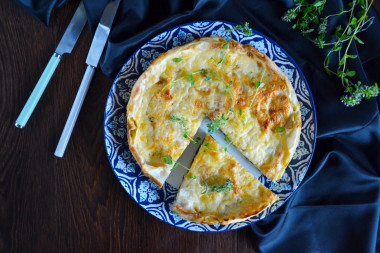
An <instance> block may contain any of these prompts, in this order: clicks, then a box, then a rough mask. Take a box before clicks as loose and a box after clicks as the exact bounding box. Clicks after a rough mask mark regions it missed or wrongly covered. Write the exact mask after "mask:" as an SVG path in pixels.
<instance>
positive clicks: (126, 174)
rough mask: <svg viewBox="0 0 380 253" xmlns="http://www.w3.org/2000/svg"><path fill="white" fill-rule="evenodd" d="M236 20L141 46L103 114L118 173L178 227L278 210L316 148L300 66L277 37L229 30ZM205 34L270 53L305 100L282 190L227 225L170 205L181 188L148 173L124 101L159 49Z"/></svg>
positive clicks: (180, 30)
mask: <svg viewBox="0 0 380 253" xmlns="http://www.w3.org/2000/svg"><path fill="white" fill-rule="evenodd" d="M235 26H236V24H233V23H228V22H221V21H207V22H196V23H191V24H185V25H181V26H178V27H175V28H173V29H171V30H168V31H165V32H163V33H161V34H159V35H157V36H156V37H154V38H153V39H151V40H150V41H148V42H147V43H146V44H145V45H143V46H142V47H141V48H140V49H138V50H137V51H136V52H135V53H134V54H133V55H132V56H131V57H130V58H129V59H128V60H127V62H126V63H125V65H124V66H123V68H122V69H121V71H120V73H119V75H118V76H117V78H116V80H115V81H114V83H113V85H112V88H111V91H110V93H109V95H108V99H107V104H106V109H105V114H104V141H105V145H106V150H107V155H108V158H109V161H110V163H111V166H112V169H113V171H114V172H115V175H116V177H117V179H118V180H119V181H120V183H121V185H122V186H123V187H124V189H125V190H126V191H127V192H128V194H129V195H130V196H131V197H132V198H133V199H134V200H135V201H136V202H137V203H138V204H139V205H140V206H141V207H142V208H144V209H145V210H146V211H147V212H149V213H150V214H152V215H154V216H155V217H157V218H158V219H160V220H162V221H165V222H167V223H169V224H171V225H174V226H176V227H180V228H184V229H188V230H192V231H205V232H206V231H207V232H218V231H227V230H233V229H237V228H241V227H244V226H246V225H249V224H251V223H253V222H256V221H258V220H260V219H263V218H264V217H265V216H267V215H268V214H270V213H271V212H273V211H274V210H276V209H277V208H278V207H279V206H280V205H281V204H283V203H284V201H285V200H286V199H287V198H288V197H289V196H290V195H291V194H292V193H293V192H294V191H295V190H296V189H297V187H298V185H299V184H300V183H301V181H302V179H303V177H304V176H305V173H306V170H307V168H308V166H309V164H310V161H311V157H312V155H313V151H314V145H315V136H316V118H315V111H314V102H313V98H312V95H311V93H310V89H309V86H308V84H307V82H306V80H305V77H304V76H303V74H302V73H301V70H300V69H299V67H298V66H297V64H296V63H295V62H294V61H293V59H292V58H291V57H290V56H289V55H288V54H287V53H286V52H285V51H284V50H283V49H282V48H281V47H280V46H279V45H277V44H276V43H275V42H273V41H272V40H271V39H269V38H268V37H266V36H264V35H262V34H261V33H259V32H257V31H254V30H252V32H253V34H252V35H251V36H246V35H244V34H243V33H241V32H238V31H234V32H232V33H229V32H226V31H225V29H230V28H233V27H235ZM207 36H222V37H224V38H226V39H231V37H232V39H234V40H237V41H239V42H240V43H243V44H251V45H252V46H254V47H255V48H256V49H257V50H259V51H261V52H263V53H265V54H267V55H268V56H269V58H271V59H272V60H273V61H274V62H275V63H276V64H277V65H278V66H279V67H280V68H281V70H282V71H283V72H284V73H285V74H286V75H287V76H288V78H289V79H290V81H291V82H292V84H293V87H294V89H295V91H296V94H297V97H298V100H299V102H300V105H301V113H302V129H301V139H300V142H299V145H298V148H297V150H296V152H295V154H294V156H293V159H292V160H291V162H290V164H289V166H288V167H287V168H286V170H285V173H284V176H283V177H282V179H281V180H280V181H279V182H278V184H272V185H271V186H270V187H271V188H272V190H275V191H276V192H279V193H280V194H279V197H280V199H279V200H278V201H276V202H275V203H273V204H272V205H271V206H269V207H268V208H267V209H265V210H264V211H263V212H261V213H260V214H258V215H256V216H253V217H251V218H250V219H248V220H246V221H243V222H238V223H233V224H229V225H220V224H217V225H205V224H197V223H193V222H189V221H186V220H183V219H182V218H180V217H179V216H178V215H176V214H175V213H173V212H172V211H171V209H170V207H171V204H172V202H173V200H174V197H175V195H176V193H177V189H175V188H173V187H171V186H170V185H168V184H165V185H164V187H163V188H162V189H160V188H158V187H157V186H156V185H155V184H154V183H153V182H152V181H151V180H150V179H148V178H147V177H145V176H144V174H143V173H142V172H141V169H140V167H139V166H138V164H137V162H136V161H135V159H134V157H133V156H132V154H131V152H130V151H129V149H128V142H127V136H126V133H127V126H126V106H127V103H128V99H129V96H130V92H131V90H132V87H133V84H134V83H135V82H136V80H137V79H138V78H139V76H140V75H141V74H142V73H143V72H144V70H146V69H147V68H148V66H149V64H150V63H151V62H152V61H153V60H154V59H155V58H156V57H157V56H159V55H160V54H161V53H163V52H166V51H167V50H169V49H171V48H173V47H176V46H178V45H182V44H184V43H186V42H189V41H192V40H194V39H196V38H200V37H207ZM264 183H265V184H267V183H268V182H264Z"/></svg>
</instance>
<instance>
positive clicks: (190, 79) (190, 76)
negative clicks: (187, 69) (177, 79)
mask: <svg viewBox="0 0 380 253" xmlns="http://www.w3.org/2000/svg"><path fill="white" fill-rule="evenodd" d="M187 80H188V81H189V82H190V83H191V86H193V85H194V82H195V80H194V77H193V74H192V73H191V74H190V75H189V79H187Z"/></svg>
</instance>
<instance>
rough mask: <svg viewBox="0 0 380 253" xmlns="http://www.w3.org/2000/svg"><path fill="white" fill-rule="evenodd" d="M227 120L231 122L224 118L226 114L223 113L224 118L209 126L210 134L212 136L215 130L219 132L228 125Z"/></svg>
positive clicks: (212, 122) (221, 117) (214, 121)
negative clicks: (219, 129) (223, 126)
mask: <svg viewBox="0 0 380 253" xmlns="http://www.w3.org/2000/svg"><path fill="white" fill-rule="evenodd" d="M227 120H229V118H226V117H225V116H224V113H222V116H220V118H219V119H216V120H213V121H211V123H209V124H208V125H207V127H208V132H209V133H211V134H212V133H214V132H215V130H217V129H218V128H219V127H220V126H222V125H225V124H226V123H227Z"/></svg>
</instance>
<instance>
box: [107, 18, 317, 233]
mask: <svg viewBox="0 0 380 253" xmlns="http://www.w3.org/2000/svg"><path fill="white" fill-rule="evenodd" d="M196 23H210V24H213V23H214V24H215V23H221V24H222V25H225V24H227V25H230V26H232V27H235V26H236V25H237V24H236V23H233V22H228V21H220V20H200V21H195V22H189V23H184V24H180V25H177V26H174V27H172V28H170V29H167V30H164V31H161V32H158V33H157V34H155V35H153V36H152V37H151V38H150V39H149V40H148V41H146V42H145V43H144V44H142V45H141V46H140V47H139V48H137V49H136V50H135V51H134V52H133V53H132V54H131V56H130V57H129V58H128V59H127V60H126V61H125V63H124V64H123V66H122V68H121V69H120V71H119V72H118V74H117V76H116V78H115V79H114V81H113V83H112V85H111V88H110V91H109V93H108V95H107V100H106V106H105V112H104V117H103V138H104V145H105V148H106V153H107V157H108V161H109V163H110V165H111V168H112V171H113V172H114V174H115V176H116V179H117V180H118V181H119V183H120V184H122V182H121V180H120V179H119V177H118V175H117V172H116V168H115V167H114V166H113V163H112V161H111V156H110V154H109V153H108V152H107V139H106V136H107V135H108V134H107V133H106V131H107V121H106V120H107V115H108V114H112V113H111V112H108V113H107V105H108V102H109V99H112V97H113V96H114V95H115V94H114V92H113V90H114V89H115V90H116V89H117V87H115V86H117V82H118V81H119V78H120V76H121V75H122V74H123V72H124V71H123V70H124V69H125V68H126V66H127V65H128V63H129V62H130V61H131V60H133V58H134V57H135V56H136V54H138V53H139V52H140V51H141V50H142V48H143V47H145V46H147V45H148V44H150V43H152V40H153V39H154V38H156V37H158V36H159V35H162V34H164V33H167V34H169V33H170V32H173V31H174V30H176V29H180V28H183V27H186V26H191V25H193V26H194V25H195V24H196ZM251 30H252V32H253V35H259V36H261V37H262V38H264V39H266V40H268V41H269V42H270V43H271V44H272V45H273V46H277V47H278V48H279V49H280V50H281V52H282V53H283V54H285V56H286V58H288V62H289V63H292V64H293V65H294V67H295V69H296V70H297V72H298V73H299V75H300V79H301V81H303V82H304V84H305V86H306V89H307V91H308V93H309V97H310V100H309V102H310V105H311V108H312V110H311V111H312V112H311V114H312V119H313V124H314V131H313V141H312V144H311V152H310V157H309V159H308V161H307V164H306V166H305V171H304V172H303V176H302V179H301V180H300V181H299V183H298V184H297V185H296V187H295V189H293V190H292V191H291V192H290V193H289V194H288V195H287V196H286V198H285V199H284V200H283V201H282V202H281V203H280V204H279V205H277V206H276V207H275V208H274V209H273V210H271V211H269V212H268V213H267V214H266V215H264V216H263V217H260V218H258V219H257V220H254V221H252V222H250V223H247V224H243V225H241V226H238V227H231V228H229V229H225V230H219V229H218V228H217V229H215V230H197V229H190V228H193V227H190V228H189V227H180V226H177V225H176V224H174V223H170V222H168V221H167V220H164V219H161V218H160V217H156V216H155V215H154V214H153V213H151V212H149V211H148V210H147V209H146V208H145V207H144V206H143V205H142V204H141V203H140V202H139V201H138V200H137V198H134V197H133V196H132V195H131V194H130V193H129V192H128V191H127V189H126V188H125V187H124V185H123V184H122V186H123V188H124V190H125V191H126V192H127V194H128V195H129V196H130V197H131V198H132V199H133V200H134V201H135V202H136V203H137V204H138V205H139V206H140V207H142V208H143V209H144V210H145V211H147V212H148V213H149V214H151V215H152V216H154V217H155V218H158V219H160V220H161V221H163V222H165V223H167V224H170V225H172V226H174V227H178V228H181V229H185V230H189V231H194V232H206V233H216V232H226V231H231V230H236V229H240V228H243V227H246V226H248V225H252V224H253V223H255V222H257V221H260V220H262V219H264V218H265V217H267V216H268V215H270V214H272V213H273V212H275V211H276V210H277V209H278V208H279V207H281V206H282V205H283V204H284V203H285V202H286V201H288V200H289V198H290V197H291V196H292V195H293V194H294V193H295V192H296V191H297V190H298V188H299V186H300V185H301V184H302V182H303V180H304V176H305V175H306V173H307V170H308V169H309V166H310V163H311V160H312V158H313V155H314V151H315V145H316V135H317V115H316V109H315V103H314V98H313V95H312V93H311V90H310V87H309V84H308V82H307V80H306V77H305V76H304V74H303V72H302V71H301V69H300V67H299V66H298V64H297V63H296V62H295V60H294V59H293V58H292V57H291V56H290V55H289V54H288V53H287V52H286V51H285V50H284V49H283V47H282V46H280V45H279V44H278V43H277V42H275V41H274V40H272V39H271V38H269V37H268V36H266V35H264V34H262V33H261V32H259V31H257V30H255V29H252V28H251ZM200 37H204V36H203V34H202V36H200ZM231 37H232V36H231ZM171 39H173V38H171ZM169 49H170V48H169ZM169 49H168V50H169ZM268 57H269V58H270V56H269V55H268ZM272 60H274V59H272ZM276 64H277V63H276ZM144 71H145V70H143V71H142V72H144ZM292 86H294V83H293V82H292ZM128 100H129V98H128ZM127 103H128V101H126V103H125V106H126V104H127ZM114 109H115V108H113V110H112V111H115V110H114ZM292 160H293V158H292ZM138 170H141V169H140V168H138ZM140 173H141V171H140ZM260 181H261V180H260ZM262 183H264V182H262ZM264 184H265V183H264ZM165 185H167V184H165ZM164 187H165V186H163V188H162V189H164ZM162 203H165V200H162ZM272 205H273V204H272ZM272 205H271V206H272ZM268 208H269V207H268ZM268 208H266V209H265V210H267V209H268ZM259 214H261V213H259ZM259 214H257V215H259ZM190 223H193V222H190ZM193 224H194V226H197V225H199V226H201V225H203V224H198V223H193ZM236 224H239V222H238V223H236ZM220 226H228V225H220ZM218 227H219V226H218Z"/></svg>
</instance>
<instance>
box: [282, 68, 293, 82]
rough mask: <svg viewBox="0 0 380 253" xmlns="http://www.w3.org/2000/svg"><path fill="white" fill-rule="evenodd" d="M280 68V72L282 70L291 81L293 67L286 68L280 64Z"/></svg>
mask: <svg viewBox="0 0 380 253" xmlns="http://www.w3.org/2000/svg"><path fill="white" fill-rule="evenodd" d="M280 69H281V70H282V72H284V74H285V75H286V76H287V77H288V78H289V81H290V82H291V83H292V82H293V81H294V80H293V73H294V69H291V68H286V67H285V66H284V65H282V66H281V67H280Z"/></svg>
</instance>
